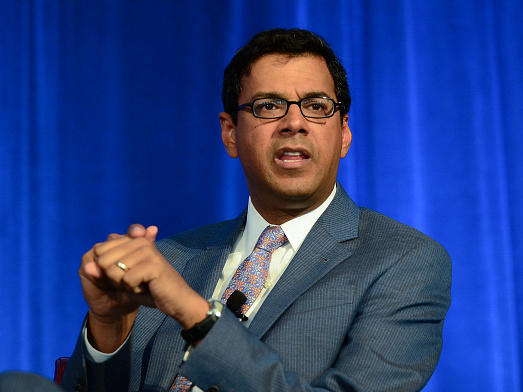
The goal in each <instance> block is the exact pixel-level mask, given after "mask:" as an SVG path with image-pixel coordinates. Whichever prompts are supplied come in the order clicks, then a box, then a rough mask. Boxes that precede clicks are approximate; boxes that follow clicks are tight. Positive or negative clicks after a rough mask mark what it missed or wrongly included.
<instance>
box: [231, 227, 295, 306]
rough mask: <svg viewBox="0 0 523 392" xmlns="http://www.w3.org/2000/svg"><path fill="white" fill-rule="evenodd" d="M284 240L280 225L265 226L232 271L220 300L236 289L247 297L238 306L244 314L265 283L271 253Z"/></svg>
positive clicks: (283, 242)
mask: <svg viewBox="0 0 523 392" xmlns="http://www.w3.org/2000/svg"><path fill="white" fill-rule="evenodd" d="M286 242H287V237H286V236H285V233H284V232H283V230H282V229H281V227H280V226H267V227H266V228H265V230H263V232H262V233H261V235H260V237H259V238H258V242H257V243H256V246H255V247H254V250H253V251H252V253H251V254H250V255H249V256H248V257H247V258H246V259H245V260H243V261H242V263H241V264H240V266H239V267H238V269H237V270H236V272H235V273H234V276H233V277H232V279H231V282H230V283H229V286H227V288H226V289H225V291H224V293H223V296H222V300H221V301H222V302H223V303H225V302H226V301H227V299H229V296H230V295H231V294H232V293H234V292H235V291H236V290H239V291H241V292H242V293H243V294H245V296H246V297H247V301H246V302H245V303H244V304H243V305H242V307H241V308H240V310H241V312H242V313H243V314H245V313H246V312H247V310H249V308H250V307H251V305H252V304H253V303H254V301H256V298H258V295H260V292H261V291H262V289H263V287H264V285H265V281H266V280H267V275H268V274H269V265H270V262H271V257H272V253H273V252H274V251H275V250H276V249H278V248H279V247H280V246H282V245H283V244H285V243H286Z"/></svg>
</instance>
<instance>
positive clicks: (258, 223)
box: [83, 184, 336, 392]
mask: <svg viewBox="0 0 523 392" xmlns="http://www.w3.org/2000/svg"><path fill="white" fill-rule="evenodd" d="M335 194H336V184H334V189H333V190H332V192H331V194H330V195H329V197H327V199H326V200H325V201H324V202H323V203H322V204H321V205H320V206H319V207H317V208H315V209H314V210H312V211H309V212H307V213H306V214H303V215H300V216H298V217H296V218H293V219H291V220H289V221H287V222H285V223H283V224H282V225H281V228H282V230H283V232H284V233H285V235H286V236H287V239H288V242H287V243H286V244H285V245H282V246H281V247H279V248H278V249H276V250H275V251H274V253H273V254H272V257H271V262H270V266H269V274H268V276H267V281H266V283H265V287H264V288H263V289H262V291H261V292H260V295H259V296H258V298H256V301H254V303H253V304H252V305H251V307H250V308H249V310H248V311H247V313H246V316H247V317H248V318H249V319H248V320H247V321H246V322H244V323H243V324H244V325H245V326H248V325H249V323H250V322H251V321H252V319H253V318H254V317H255V316H256V313H257V312H258V310H259V309H260V307H261V305H262V304H263V301H265V298H267V296H268V295H269V293H270V291H271V290H272V288H273V287H274V285H275V284H276V283H277V282H278V279H280V277H281V275H282V274H283V272H284V271H285V269H286V268H287V266H288V265H289V263H290V262H291V260H292V258H293V257H294V255H295V254H296V252H297V251H298V249H299V248H300V246H301V244H302V243H303V241H304V240H305V237H307V234H309V231H310V230H311V229H312V226H314V224H315V223H316V221H317V220H318V218H319V217H320V216H321V214H323V212H324V211H325V210H326V209H327V207H328V206H329V204H330V203H331V202H332V199H334V195H335ZM269 225H270V223H269V222H267V221H266V220H265V219H264V218H263V217H262V216H261V215H260V214H259V212H258V211H257V210H256V208H254V205H253V204H252V201H251V199H250V198H249V205H248V207H247V221H246V223H245V228H244V230H243V232H242V233H241V234H240V236H239V237H238V240H237V241H236V243H235V244H234V247H233V250H232V252H231V253H230V254H229V257H228V258H227V261H226V262H225V266H224V267H223V270H222V273H221V275H220V279H219V280H218V283H217V284H216V288H215V289H214V292H213V295H212V298H213V299H216V300H220V299H221V297H222V295H223V292H224V291H225V289H226V288H227V286H228V285H229V282H230V281H231V279H232V277H233V275H234V273H235V272H236V270H237V269H238V267H239V266H240V264H241V262H242V261H243V260H244V259H245V258H246V257H247V256H249V255H250V254H251V253H252V251H253V250H254V247H255V246H256V242H258V238H259V237H260V235H261V233H262V232H263V230H264V229H265V228H266V227H267V226H269ZM83 335H84V339H85V344H86V347H87V351H88V352H89V354H90V355H91V357H92V359H93V360H94V361H95V362H96V363H101V362H104V361H106V360H107V359H109V358H111V357H112V356H113V355H114V354H116V353H117V352H118V350H120V348H118V349H117V350H116V351H114V352H113V353H109V354H106V353H103V352H101V351H98V350H96V349H95V348H94V347H93V346H92V345H91V344H90V343H89V340H88V339H87V328H86V327H84V329H83ZM126 341H127V340H126ZM124 344H125V342H124ZM122 346H123V344H122ZM120 347H121V346H120ZM186 354H188V353H186ZM193 391H194V392H198V391H200V390H199V389H198V388H197V387H196V386H195V387H194V389H193Z"/></svg>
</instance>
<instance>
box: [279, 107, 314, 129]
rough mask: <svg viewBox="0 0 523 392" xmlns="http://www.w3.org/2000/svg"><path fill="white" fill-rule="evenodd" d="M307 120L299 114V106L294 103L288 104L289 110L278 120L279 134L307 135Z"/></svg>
mask: <svg viewBox="0 0 523 392" xmlns="http://www.w3.org/2000/svg"><path fill="white" fill-rule="evenodd" d="M306 122H307V120H306V119H305V117H303V114H301V110H300V106H299V104H297V103H296V102H292V103H289V110H288V111H287V114H286V115H285V117H283V118H282V119H281V120H280V125H281V128H280V132H282V133H289V132H292V133H297V132H300V133H304V134H307V133H308V131H307V127H306Z"/></svg>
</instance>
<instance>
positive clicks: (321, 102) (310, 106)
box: [301, 98, 330, 113]
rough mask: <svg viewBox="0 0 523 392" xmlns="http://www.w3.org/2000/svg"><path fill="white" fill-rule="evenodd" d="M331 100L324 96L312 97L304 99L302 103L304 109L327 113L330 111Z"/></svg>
mask: <svg viewBox="0 0 523 392" xmlns="http://www.w3.org/2000/svg"><path fill="white" fill-rule="evenodd" d="M329 103H330V101H328V100H326V99H323V98H310V99H307V100H303V101H302V103H301V105H302V107H303V109H305V110H307V111H309V112H318V113H326V112H328V111H329V109H330V108H329Z"/></svg>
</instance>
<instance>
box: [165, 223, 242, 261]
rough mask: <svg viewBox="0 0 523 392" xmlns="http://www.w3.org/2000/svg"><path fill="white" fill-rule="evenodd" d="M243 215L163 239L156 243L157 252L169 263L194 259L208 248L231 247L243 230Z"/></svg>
mask: <svg viewBox="0 0 523 392" xmlns="http://www.w3.org/2000/svg"><path fill="white" fill-rule="evenodd" d="M243 225H244V214H242V215H240V216H239V217H238V218H236V219H231V220H226V221H223V222H218V223H213V224H209V225H205V226H201V227H197V228H195V229H191V230H188V231H184V232H181V233H178V234H175V235H172V236H170V237H167V238H164V239H162V240H160V241H158V242H157V243H156V247H157V248H158V250H159V251H160V252H161V253H162V254H163V255H164V256H165V257H166V258H167V259H168V260H170V261H171V262H175V260H184V259H187V258H190V257H194V256H196V255H198V254H199V253H201V252H202V251H203V250H204V249H207V248H210V247H222V248H226V247H228V246H232V244H233V243H234V241H235V240H236V238H237V236H238V234H239V232H240V231H241V230H242V229H243Z"/></svg>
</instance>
